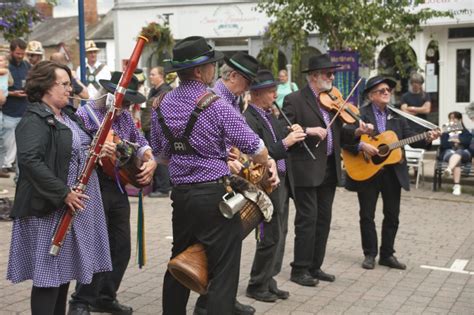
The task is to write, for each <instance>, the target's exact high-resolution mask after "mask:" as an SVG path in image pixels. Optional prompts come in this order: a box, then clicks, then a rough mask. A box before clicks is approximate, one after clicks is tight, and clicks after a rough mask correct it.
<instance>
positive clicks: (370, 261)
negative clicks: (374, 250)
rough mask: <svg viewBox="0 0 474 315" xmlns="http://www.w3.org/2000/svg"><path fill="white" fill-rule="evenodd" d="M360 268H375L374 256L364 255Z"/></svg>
mask: <svg viewBox="0 0 474 315" xmlns="http://www.w3.org/2000/svg"><path fill="white" fill-rule="evenodd" d="M362 268H364V269H374V268H375V257H374V256H370V255H366V256H365V258H364V262H363V263H362Z"/></svg>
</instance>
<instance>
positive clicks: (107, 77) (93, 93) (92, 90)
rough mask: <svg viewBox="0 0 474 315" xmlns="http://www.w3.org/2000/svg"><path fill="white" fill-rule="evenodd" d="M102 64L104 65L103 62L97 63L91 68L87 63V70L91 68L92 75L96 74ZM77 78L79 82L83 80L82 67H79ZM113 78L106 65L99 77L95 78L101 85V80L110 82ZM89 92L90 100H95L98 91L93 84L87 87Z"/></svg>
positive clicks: (98, 74)
mask: <svg viewBox="0 0 474 315" xmlns="http://www.w3.org/2000/svg"><path fill="white" fill-rule="evenodd" d="M101 64H102V63H101V62H99V61H96V63H95V64H94V66H92V67H91V66H90V65H89V64H88V63H87V61H86V68H89V72H90V73H94V71H95V70H96V69H97V68H98V67H100V65H101ZM76 76H77V79H78V80H80V79H81V67H80V66H79V67H77V70H76ZM111 77H112V74H111V73H110V69H109V67H107V65H105V66H104V67H103V68H102V70H100V72H99V73H97V75H96V76H95V80H96V82H97V83H99V80H110V78H111ZM86 80H87V78H86ZM87 91H88V92H89V98H95V97H96V94H97V92H98V90H97V89H96V88H95V86H94V85H93V84H89V85H87Z"/></svg>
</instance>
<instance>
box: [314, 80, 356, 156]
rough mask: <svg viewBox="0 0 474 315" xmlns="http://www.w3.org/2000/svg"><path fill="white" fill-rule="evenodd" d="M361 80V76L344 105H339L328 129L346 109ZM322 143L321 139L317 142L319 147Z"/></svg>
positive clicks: (327, 127)
mask: <svg viewBox="0 0 474 315" xmlns="http://www.w3.org/2000/svg"><path fill="white" fill-rule="evenodd" d="M360 82H362V78H359V81H357V82H356V84H355V85H354V87H353V88H352V90H351V92H350V93H349V95H348V96H347V97H346V99H345V100H344V103H342V105H341V106H340V107H339V109H338V110H337V112H336V114H335V115H334V117H333V118H332V119H331V121H330V122H329V124H328V125H327V126H326V130H327V129H329V128H331V126H332V124H333V123H334V121H335V120H336V119H337V117H339V114H340V113H341V111H342V110H343V109H344V107H346V103H347V101H348V100H349V98H350V97H351V96H352V94H354V92H355V90H356V88H357V87H358V86H359V84H360ZM320 143H321V140H319V141H318V143H316V148H317V147H319V144H320Z"/></svg>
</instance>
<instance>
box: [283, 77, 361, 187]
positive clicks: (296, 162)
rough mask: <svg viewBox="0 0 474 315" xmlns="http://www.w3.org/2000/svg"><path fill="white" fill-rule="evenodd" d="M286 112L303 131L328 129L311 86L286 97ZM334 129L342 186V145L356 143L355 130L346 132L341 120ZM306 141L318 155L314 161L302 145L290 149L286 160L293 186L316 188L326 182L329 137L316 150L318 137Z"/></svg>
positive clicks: (308, 137)
mask: <svg viewBox="0 0 474 315" xmlns="http://www.w3.org/2000/svg"><path fill="white" fill-rule="evenodd" d="M283 111H284V112H285V113H286V115H287V116H288V118H289V119H290V121H291V123H293V124H299V125H300V126H301V127H303V128H307V127H322V128H326V123H325V122H324V118H323V114H322V113H321V111H320V110H319V105H318V103H317V100H316V98H315V97H314V94H313V92H312V91H311V88H310V87H309V86H308V85H306V86H305V87H304V88H303V89H301V90H299V91H296V92H293V93H291V94H288V95H287V96H286V97H285V99H284V101H283ZM330 116H331V118H332V117H333V116H334V114H333V113H330ZM331 130H332V135H333V144H334V158H335V161H336V173H337V181H338V183H339V184H341V183H342V182H341V142H342V143H351V142H354V140H355V138H354V131H353V130H348V129H343V128H342V122H341V121H340V120H339V119H337V120H336V121H335V122H334V124H333V125H332V127H331ZM305 141H306V143H307V144H308V147H309V148H310V150H311V151H312V153H313V154H314V155H315V157H316V160H313V159H311V157H310V155H309V154H308V152H306V150H305V149H304V147H303V146H294V148H291V150H290V154H289V158H288V160H287V161H288V177H289V179H290V184H291V187H317V186H319V185H321V184H322V183H323V180H324V177H325V175H326V165H327V155H326V150H327V138H326V139H324V140H323V141H321V143H320V145H319V146H318V147H317V148H316V144H317V143H318V142H319V137H315V136H307V137H306V140H305Z"/></svg>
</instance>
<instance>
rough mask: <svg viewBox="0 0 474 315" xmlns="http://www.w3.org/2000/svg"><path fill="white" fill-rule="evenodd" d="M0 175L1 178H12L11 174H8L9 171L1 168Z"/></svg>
mask: <svg viewBox="0 0 474 315" xmlns="http://www.w3.org/2000/svg"><path fill="white" fill-rule="evenodd" d="M0 177H1V178H10V174H8V172H5V171H3V170H0Z"/></svg>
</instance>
